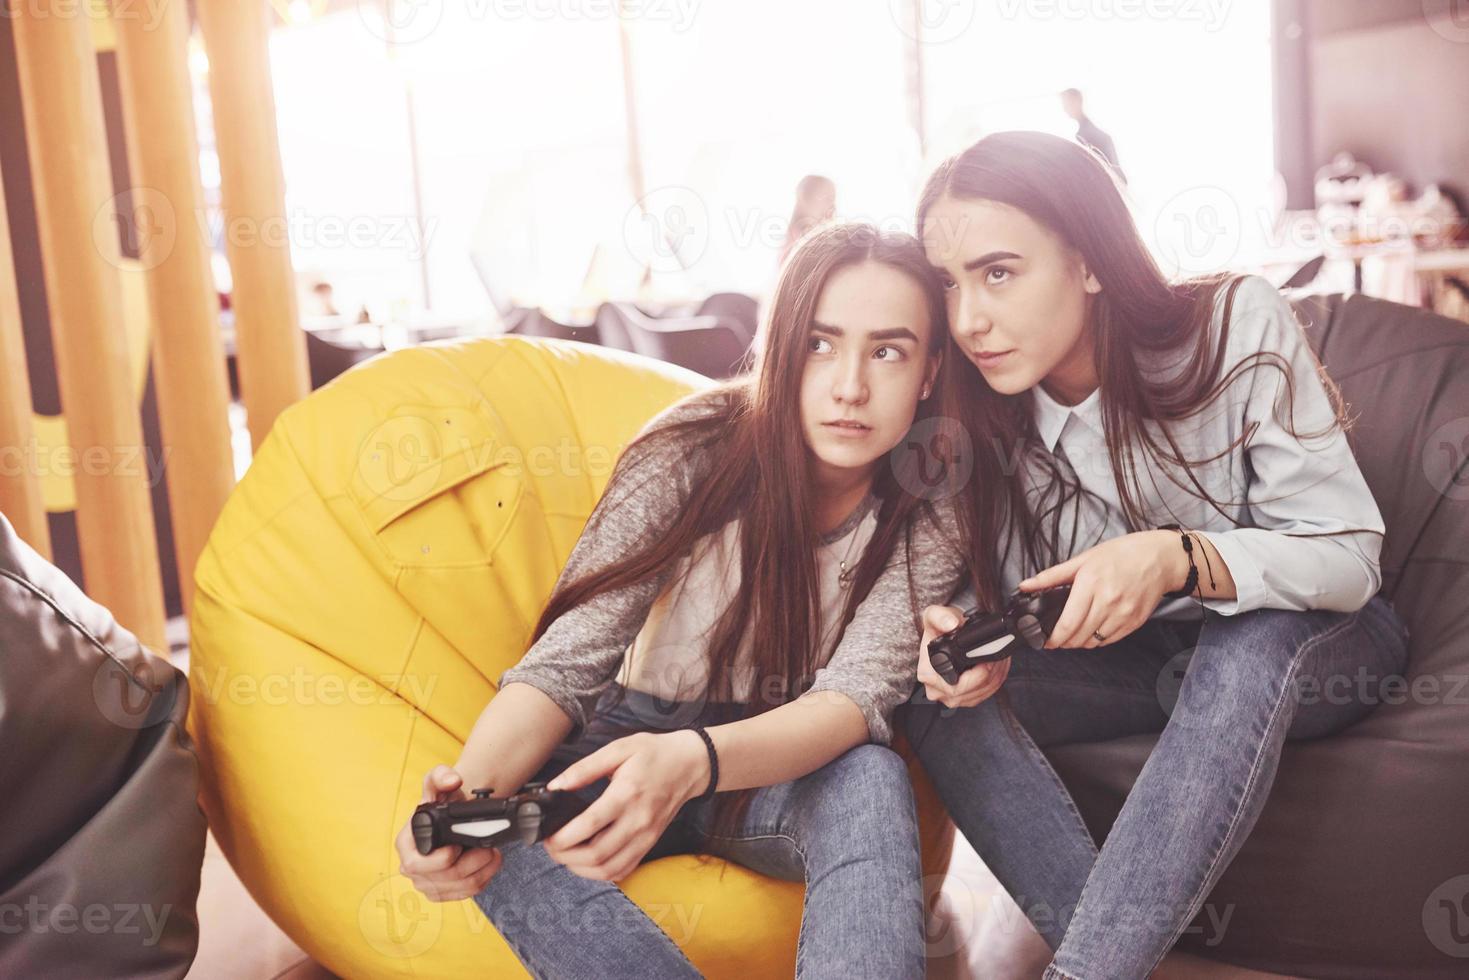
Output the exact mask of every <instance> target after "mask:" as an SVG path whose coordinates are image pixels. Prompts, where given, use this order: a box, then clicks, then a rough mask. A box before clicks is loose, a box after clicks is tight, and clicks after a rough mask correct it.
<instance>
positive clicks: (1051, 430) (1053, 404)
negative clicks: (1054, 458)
mask: <svg viewBox="0 0 1469 980" xmlns="http://www.w3.org/2000/svg"><path fill="white" fill-rule="evenodd" d="M1030 390H1031V392H1032V394H1033V397H1032V400H1031V412H1032V415H1033V417H1034V418H1035V427H1036V431H1037V432H1039V433H1040V437H1041V442H1042V443H1044V444H1045V447H1046V450H1047V451H1048V452H1055V451H1056V443H1057V442H1059V441H1060V440H1061V433H1062V431H1063V430H1065V428H1066V420H1067V419H1069V418H1071V416H1073V415H1075V416H1076V417H1077V418H1078V419H1079V420H1081V421H1082V422H1083V423H1085V424H1086V425H1087V426H1089V427H1090V428H1091V429H1093V430H1094V431H1096V432H1101V431H1102V389H1101V388H1097V389H1096V390H1094V391H1093V392H1092V393H1091V394H1090V395H1087V396H1086V398H1084V399H1082V401H1081V403H1080V404H1079V405H1062V404H1061V403H1060V402H1058V401H1056V399H1054V398H1052V397H1051V396H1050V395H1048V394H1046V390H1045V389H1044V388H1042V387H1041V386H1040V385H1036V386H1035V387H1033V388H1031V389H1030Z"/></svg>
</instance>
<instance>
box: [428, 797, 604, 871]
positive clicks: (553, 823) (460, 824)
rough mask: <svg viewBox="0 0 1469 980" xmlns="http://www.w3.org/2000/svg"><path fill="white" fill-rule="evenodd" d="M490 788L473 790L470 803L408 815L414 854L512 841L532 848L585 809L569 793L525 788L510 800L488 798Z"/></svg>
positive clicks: (450, 802) (436, 806)
mask: <svg viewBox="0 0 1469 980" xmlns="http://www.w3.org/2000/svg"><path fill="white" fill-rule="evenodd" d="M492 792H494V791H493V790H491V789H477V790H475V791H474V799H470V800H448V801H437V802H430V803H423V804H420V805H419V807H418V809H417V810H415V811H414V812H413V819H412V821H411V826H412V828H413V843H414V846H415V847H417V848H418V853H419V854H429V853H431V852H433V851H436V850H438V849H439V848H441V847H445V846H448V845H450V844H457V845H459V846H460V847H466V848H469V847H499V846H501V845H502V844H507V843H509V842H510V841H514V840H518V841H521V842H523V843H525V844H534V843H536V842H537V841H540V840H544V839H545V838H546V837H548V836H550V835H551V834H553V833H555V832H556V831H557V830H559V829H560V828H561V827H563V826H564V825H565V824H566V823H567V822H568V821H570V820H571V818H572V817H574V816H576V815H577V814H578V813H580V812H581V811H582V810H584V809H586V803H585V802H583V801H582V800H581V798H580V797H578V796H576V795H575V794H573V793H568V792H558V791H555V790H548V789H546V787H545V784H544V783H527V784H526V785H525V787H524V788H523V789H522V790H521V791H520V792H519V793H516V794H515V795H514V796H509V797H505V798H504V799H491V798H490V794H491V793H492Z"/></svg>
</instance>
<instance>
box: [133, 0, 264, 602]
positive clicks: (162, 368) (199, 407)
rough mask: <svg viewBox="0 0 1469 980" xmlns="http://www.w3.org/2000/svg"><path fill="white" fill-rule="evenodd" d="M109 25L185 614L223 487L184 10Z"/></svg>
mask: <svg viewBox="0 0 1469 980" xmlns="http://www.w3.org/2000/svg"><path fill="white" fill-rule="evenodd" d="M113 26H114V29H115V31H116V34H117V67H118V79H119V82H120V85H121V89H122V109H123V118H124V120H125V122H126V125H125V126H124V129H125V130H126V133H127V147H128V160H129V169H130V170H131V171H132V176H133V205H134V207H137V208H140V209H143V208H146V209H147V211H146V217H145V218H143V219H141V220H140V221H139V222H138V225H139V227H140V229H147V230H148V233H149V236H150V237H149V238H147V239H145V240H142V241H140V248H141V249H142V252H141V254H140V256H139V259H140V260H141V262H142V265H143V268H144V270H145V271H146V275H147V277H148V306H149V313H150V317H151V320H152V325H151V326H152V330H151V333H152V337H153V374H154V378H155V381H156V384H155V390H156V391H157V392H158V416H159V423H160V425H161V426H162V429H163V445H164V451H165V452H166V454H167V455H166V457H165V459H166V460H167V466H168V503H169V510H170V511H171V512H172V517H173V540H174V552H175V554H176V555H177V558H178V569H179V589H180V592H181V593H182V596H183V601H184V608H185V610H187V609H189V608H190V607H191V605H192V603H193V597H194V565H195V563H197V562H198V560H199V554H200V552H202V551H203V550H204V542H205V540H206V539H207V538H208V537H209V531H210V529H211V528H213V527H214V521H215V519H216V518H217V517H219V511H220V508H222V507H223V506H224V502H225V498H226V497H228V496H229V493H230V490H231V489H232V488H233V486H234V482H235V480H234V464H233V462H232V459H231V454H230V427H229V379H228V377H227V376H226V374H225V366H224V344H223V342H222V341H221V339H220V333H219V298H218V296H217V294H216V293H215V289H214V280H213V276H212V274H211V272H210V268H209V251H210V244H209V242H208V240H207V239H206V237H205V234H204V230H205V226H206V223H205V221H204V215H205V205H204V188H203V185H202V183H201V182H200V179H199V142H198V137H197V136H196V135H195V132H194V109H193V101H192V99H191V97H190V88H191V86H190V81H189V66H188V42H189V18H188V11H187V10H186V9H185V7H184V5H183V4H180V3H166V4H163V5H162V7H160V8H159V9H158V12H157V14H156V15H155V18H154V21H153V22H150V21H148V20H145V19H144V18H141V17H133V16H128V17H118V18H116V19H115V20H114V22H113Z"/></svg>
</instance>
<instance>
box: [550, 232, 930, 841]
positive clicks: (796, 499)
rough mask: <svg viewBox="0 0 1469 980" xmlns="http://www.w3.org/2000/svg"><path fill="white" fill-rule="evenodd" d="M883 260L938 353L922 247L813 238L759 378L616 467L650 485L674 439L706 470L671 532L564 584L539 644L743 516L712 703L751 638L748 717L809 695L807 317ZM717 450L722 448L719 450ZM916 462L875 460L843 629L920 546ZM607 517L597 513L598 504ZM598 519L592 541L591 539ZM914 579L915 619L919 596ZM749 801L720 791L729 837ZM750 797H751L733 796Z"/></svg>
mask: <svg viewBox="0 0 1469 980" xmlns="http://www.w3.org/2000/svg"><path fill="white" fill-rule="evenodd" d="M863 262H878V263H881V264H883V265H886V266H888V267H890V268H893V269H896V270H898V271H899V272H902V273H903V274H905V275H907V276H909V277H910V278H911V279H912V280H913V282H915V283H917V284H918V285H919V286H920V287H921V289H922V291H923V295H924V298H925V299H926V301H927V307H928V315H929V323H930V335H931V336H930V346H929V349H928V351H927V352H926V353H929V354H937V353H939V352H941V351H942V350H943V345H944V344H945V343H946V342H947V337H948V326H947V324H948V321H947V317H946V313H945V306H944V297H943V289H942V287H941V285H940V284H939V280H938V278H937V276H936V275H935V274H934V272H933V270H932V268H931V267H930V266H929V264H928V261H927V259H926V258H925V257H924V254H923V250H922V248H921V247H920V246H919V244H918V242H917V240H916V239H914V238H913V237H912V236H909V235H900V234H889V233H883V232H880V231H878V230H877V229H876V228H874V227H872V226H871V225H865V224H838V225H830V226H827V227H824V228H822V229H820V230H818V231H814V232H812V233H811V234H809V235H807V236H806V237H805V238H803V239H802V240H801V242H800V244H799V245H798V246H797V248H796V250H795V252H793V253H792V255H791V256H790V258H789V260H788V261H787V262H786V264H785V266H784V267H783V269H782V272H781V275H780V278H779V281H778V282H777V285H776V289H775V295H774V298H773V299H772V301H771V304H770V308H769V311H768V314H767V316H766V318H765V321H764V323H763V324H762V325H761V329H760V331H759V335H758V337H757V340H756V346H757V350H756V357H755V362H754V365H753V367H752V368H751V371H750V373H749V374H747V375H744V376H742V377H739V378H736V379H734V380H732V381H730V382H727V383H725V384H722V385H720V386H718V387H717V388H715V389H713V390H712V391H709V392H703V393H700V394H698V395H695V396H693V397H694V398H695V399H698V400H700V401H704V400H707V402H708V404H709V405H710V412H709V413H708V414H705V415H703V416H702V417H697V418H692V419H686V420H680V421H676V422H671V423H668V424H664V425H660V426H657V427H655V428H653V429H651V430H649V431H648V432H646V433H644V434H643V435H642V436H640V437H639V438H638V439H636V440H634V441H633V442H632V443H631V444H630V445H629V446H628V448H627V450H626V451H625V452H624V453H623V455H622V457H621V458H620V459H619V460H618V464H617V467H616V468H615V469H614V471H613V474H612V478H611V483H612V484H618V483H620V482H621V481H631V480H641V479H645V478H646V477H645V475H644V474H642V473H640V472H639V466H638V464H639V462H640V461H642V460H645V459H657V458H659V457H662V458H666V448H667V447H668V446H669V445H670V444H671V445H672V446H675V447H677V449H676V452H680V453H683V454H685V456H686V458H689V459H690V460H691V461H693V460H695V459H697V460H698V461H699V464H698V470H699V472H698V474H697V476H696V478H695V480H694V485H693V488H692V494H691V496H690V498H689V500H688V502H687V504H686V505H685V506H684V508H683V509H682V511H680V513H679V514H678V515H677V516H676V517H675V519H674V521H673V524H672V526H671V527H669V528H668V529H667V531H665V532H663V533H661V534H659V535H656V536H653V537H652V538H651V539H650V540H649V541H648V543H647V546H646V547H645V548H643V549H642V550H641V551H639V552H637V553H635V554H630V555H628V556H627V557H625V558H623V559H621V560H619V561H617V562H615V563H614V564H612V565H610V566H608V567H607V568H604V569H602V570H600V571H598V572H595V573H593V574H590V575H587V576H585V577H584V578H581V579H579V580H576V581H573V582H569V583H566V584H564V585H563V586H562V587H561V588H559V589H557V591H556V592H555V594H553V595H552V596H551V599H550V601H549V602H548V603H547V604H546V608H545V610H544V611H543V612H542V613H541V618H540V622H539V623H538V624H537V625H536V629H535V638H537V639H539V638H540V636H541V634H543V633H544V632H545V631H546V629H547V628H548V627H549V626H550V625H551V624H552V623H553V622H554V621H555V620H556V619H557V618H558V617H559V616H561V615H562V614H563V613H565V612H567V611H568V610H570V609H573V608H575V607H576V606H579V605H581V604H582V603H584V602H586V601H588V600H589V599H591V598H593V597H594V596H598V595H601V594H603V593H606V592H612V591H615V590H618V589H623V588H627V587H630V586H633V585H637V584H639V583H643V582H647V581H648V580H650V579H653V578H654V577H656V576H657V575H658V574H659V573H660V572H662V571H664V570H665V569H668V568H670V567H671V566H672V565H673V564H674V563H675V562H677V561H678V560H679V559H680V558H682V557H684V556H685V555H687V554H688V553H689V552H690V550H691V549H692V548H693V546H694V544H695V542H697V541H698V540H699V539H701V538H703V537H705V536H706V535H710V534H713V533H715V532H717V531H719V530H720V529H722V528H723V527H725V525H727V524H728V523H729V522H731V521H734V520H739V521H740V527H739V541H740V584H739V590H738V592H737V593H736V595H735V597H734V599H733V601H732V602H731V603H730V605H729V607H728V609H726V610H725V611H724V613H723V615H722V616H721V617H720V619H719V622H718V625H717V626H716V628H715V629H714V631H713V633H712V635H711V638H710V643H709V646H708V657H709V663H708V664H707V666H708V668H709V674H708V676H709V685H708V690H707V691H706V692H704V695H705V697H707V698H708V699H709V700H711V701H732V700H733V699H734V697H735V695H736V693H737V692H736V691H735V681H736V679H735V677H734V676H733V668H734V666H735V656H736V654H737V652H738V651H739V649H740V647H741V645H742V643H743V642H745V638H746V637H747V636H748V637H749V643H750V657H751V660H750V663H751V665H752V666H753V670H754V674H755V678H756V680H755V684H754V687H755V691H754V692H753V693H754V696H755V697H756V698H757V700H755V701H753V702H751V704H750V708H749V713H750V714H759V713H761V712H764V711H767V710H769V709H770V708H772V707H776V706H777V705H778V704H782V703H785V702H787V701H791V700H794V699H795V698H796V697H798V696H799V695H800V694H801V693H802V692H803V691H805V690H806V689H807V688H809V686H810V684H811V682H812V679H813V677H814V674H815V671H816V669H817V668H818V666H819V664H818V663H817V662H816V660H817V657H818V654H819V652H820V651H819V649H818V643H819V640H820V634H821V632H822V630H821V629H820V628H819V624H818V612H819V609H820V592H819V588H818V580H817V571H816V559H815V552H816V549H817V548H818V547H819V545H820V531H819V529H818V528H817V526H816V523H815V517H814V515H815V512H816V510H815V505H816V503H817V501H816V499H815V491H814V488H813V486H812V481H811V479H810V476H809V473H810V468H809V450H808V448H807V446H806V442H805V437H804V435H803V429H802V426H801V424H800V418H801V379H802V374H803V372H804V369H805V365H806V358H807V353H808V350H809V343H810V336H811V323H812V320H813V318H814V315H815V312H816V307H817V303H818V301H819V300H820V298H821V293H822V291H823V289H824V288H825V286H826V283H827V281H828V280H829V279H830V278H831V276H832V274H833V273H835V272H836V271H837V270H839V269H842V268H845V267H847V266H852V265H856V264H859V263H863ZM937 402H938V398H937V397H935V398H931V399H930V400H928V401H920V402H919V403H918V413H917V415H916V417H915V422H916V421H917V420H918V419H921V418H924V417H926V416H927V415H928V414H930V413H931V412H932V408H931V406H932V405H934V404H936V403H937ZM715 446H717V447H718V449H717V451H711V450H712V449H713V447H715ZM912 455H913V454H907V453H904V454H897V455H891V454H890V455H889V457H888V459H889V460H891V461H893V462H892V463H891V464H890V465H884V464H883V463H882V462H881V461H879V465H878V466H877V471H876V474H875V476H874V480H873V488H872V489H873V493H874V494H875V495H876V496H877V497H878V499H879V500H880V506H879V508H878V516H877V527H876V528H875V530H874V531H873V535H872V539H871V541H870V542H869V544H868V546H867V548H866V549H865V550H864V551H863V553H862V557H861V559H860V560H859V562H858V564H857V567H856V570H855V573H854V576H853V581H852V587H851V590H850V592H849V593H848V595H847V600H846V606H845V609H844V610H843V613H842V619H841V624H840V628H841V629H843V630H844V629H845V628H846V626H847V624H848V623H850V622H851V619H852V616H853V614H854V613H855V612H856V609H857V606H858V605H859V604H860V603H861V601H862V600H863V599H864V598H865V597H866V595H867V593H868V592H869V591H871V589H872V585H873V583H874V582H876V580H877V578H878V576H879V574H880V573H881V572H882V570H883V567H884V566H885V565H886V564H887V561H888V559H889V557H890V556H891V555H892V554H893V551H894V549H895V548H896V546H897V545H898V543H899V542H900V541H901V542H902V544H903V546H904V548H905V550H906V549H907V548H908V547H910V543H911V535H910V534H909V528H910V521H911V519H912V518H914V517H915V516H916V515H917V514H918V513H919V512H920V511H921V510H922V511H924V512H927V511H928V509H929V508H928V505H927V503H926V502H925V501H924V500H922V499H920V498H919V497H916V496H914V495H913V494H911V493H908V492H907V491H905V490H904V487H905V486H909V487H911V486H917V485H920V484H916V483H914V482H912V479H910V478H909V477H908V476H907V475H906V474H904V473H903V472H901V470H899V469H897V468H896V467H900V466H902V465H906V463H905V462H902V461H906V460H909V459H910V458H911V457H912ZM598 511H599V512H600V508H599V509H598ZM599 512H594V513H593V515H592V517H591V519H590V520H589V521H588V524H587V528H586V531H585V532H584V533H588V534H591V533H595V532H596V525H597V521H598V518H599V516H600V513H599ZM912 584H913V583H912V581H911V578H910V582H909V586H910V590H909V591H910V597H911V598H912V606H913V610H912V611H913V616H914V622H915V624H916V623H917V621H918V615H919V610H918V608H917V599H916V590H914V589H913V588H912ZM769 679H779V681H780V683H779V684H778V685H777V687H778V692H779V693H778V694H777V695H776V696H775V697H774V699H773V700H772V701H766V702H763V703H762V702H761V701H760V700H758V698H759V696H760V695H761V694H762V693H763V692H766V691H768V690H769V686H768V685H767V684H766V683H764V681H765V680H769ZM749 796H750V794H748V793H744V794H740V793H730V794H721V796H720V797H718V798H717V799H719V800H720V804H721V805H720V807H719V809H720V811H721V818H720V820H719V822H718V826H719V827H720V828H721V829H724V828H728V827H730V826H732V825H733V824H734V823H735V822H737V820H738V819H739V815H740V814H741V813H742V812H743V810H744V807H745V806H746V805H747V803H748V799H749ZM735 797H740V798H741V799H738V800H736V799H732V798H735Z"/></svg>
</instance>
